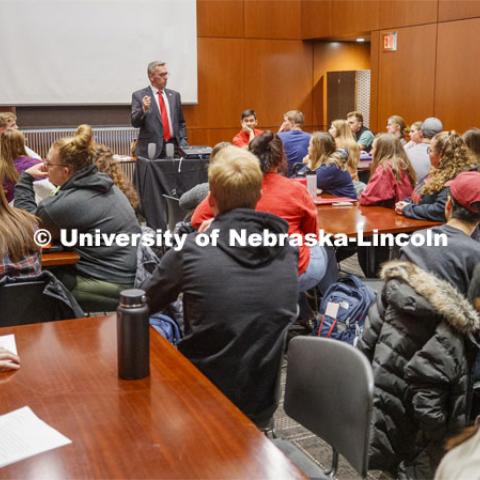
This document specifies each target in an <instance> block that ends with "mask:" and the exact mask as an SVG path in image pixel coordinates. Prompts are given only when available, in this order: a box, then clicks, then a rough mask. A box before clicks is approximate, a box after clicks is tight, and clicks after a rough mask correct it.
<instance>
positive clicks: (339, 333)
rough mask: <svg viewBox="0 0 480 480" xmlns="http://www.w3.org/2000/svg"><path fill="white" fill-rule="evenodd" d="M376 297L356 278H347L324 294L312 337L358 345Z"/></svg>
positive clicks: (348, 276)
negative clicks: (357, 341) (358, 339)
mask: <svg viewBox="0 0 480 480" xmlns="http://www.w3.org/2000/svg"><path fill="white" fill-rule="evenodd" d="M374 301H375V293H374V292H373V290H372V289H371V288H370V287H368V286H367V285H365V283H363V282H362V281H361V280H360V279H359V278H358V277H356V276H355V275H346V276H345V277H342V278H340V279H339V280H338V282H336V283H334V284H332V285H330V287H329V288H328V289H327V291H326V292H325V294H324V296H323V298H322V300H321V302H320V308H319V312H318V316H317V319H316V321H315V325H314V328H313V332H312V335H316V336H319V337H329V338H333V339H335V340H340V341H342V342H347V343H349V344H351V345H355V343H356V339H357V338H358V337H359V336H360V335H361V333H362V331H363V325H364V323H365V318H366V316H367V313H368V309H369V308H370V305H371V304H372V303H373V302H374Z"/></svg>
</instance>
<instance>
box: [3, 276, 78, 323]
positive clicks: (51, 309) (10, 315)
mask: <svg viewBox="0 0 480 480" xmlns="http://www.w3.org/2000/svg"><path fill="white" fill-rule="evenodd" d="M0 306H1V307H0V327H11V326H15V325H25V324H29V323H40V322H49V321H52V320H65V319H68V318H78V317H83V316H84V312H83V311H82V309H81V308H80V306H79V305H78V303H77V301H76V300H75V298H74V297H73V296H72V295H71V294H70V292H68V290H67V289H66V288H65V287H64V286H63V284H62V283H61V282H60V281H59V280H57V279H56V278H55V276H54V275H53V274H52V273H51V272H48V271H44V272H42V274H41V275H40V276H39V277H36V278H35V279H32V280H27V281H25V280H24V281H21V280H18V279H15V281H14V282H13V283H6V282H4V284H3V285H1V286H0Z"/></svg>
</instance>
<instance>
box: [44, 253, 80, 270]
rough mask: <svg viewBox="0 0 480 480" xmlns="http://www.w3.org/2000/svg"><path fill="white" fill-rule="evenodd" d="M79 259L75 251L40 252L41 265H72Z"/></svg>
mask: <svg viewBox="0 0 480 480" xmlns="http://www.w3.org/2000/svg"><path fill="white" fill-rule="evenodd" d="M79 260H80V255H79V254H78V253H77V252H67V251H62V252H52V253H42V267H44V268H46V267H58V266H61V265H74V264H75V263H77V262H78V261H79Z"/></svg>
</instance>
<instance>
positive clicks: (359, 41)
mask: <svg viewBox="0 0 480 480" xmlns="http://www.w3.org/2000/svg"><path fill="white" fill-rule="evenodd" d="M355 41H356V42H358V43H363V42H364V41H365V39H364V38H363V37H358V38H356V39H355Z"/></svg>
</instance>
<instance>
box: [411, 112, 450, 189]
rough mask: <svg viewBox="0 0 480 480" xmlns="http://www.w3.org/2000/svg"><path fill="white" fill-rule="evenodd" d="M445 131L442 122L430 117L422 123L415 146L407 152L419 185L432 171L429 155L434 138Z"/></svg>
mask: <svg viewBox="0 0 480 480" xmlns="http://www.w3.org/2000/svg"><path fill="white" fill-rule="evenodd" d="M442 130H443V125H442V122H441V121H440V120H439V119H438V118H435V117H429V118H427V119H425V120H424V121H423V122H422V125H421V127H420V130H419V131H417V135H416V137H417V140H416V141H415V145H413V146H411V147H409V149H408V150H407V155H408V158H409V159H410V162H412V165H413V168H414V169H415V174H416V176H417V185H418V184H420V183H421V182H423V181H424V180H425V177H426V176H427V174H428V172H429V170H430V166H431V163H430V156H429V154H428V152H429V148H430V144H431V141H432V138H433V137H434V136H435V135H437V134H438V133H440V132H441V131H442Z"/></svg>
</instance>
